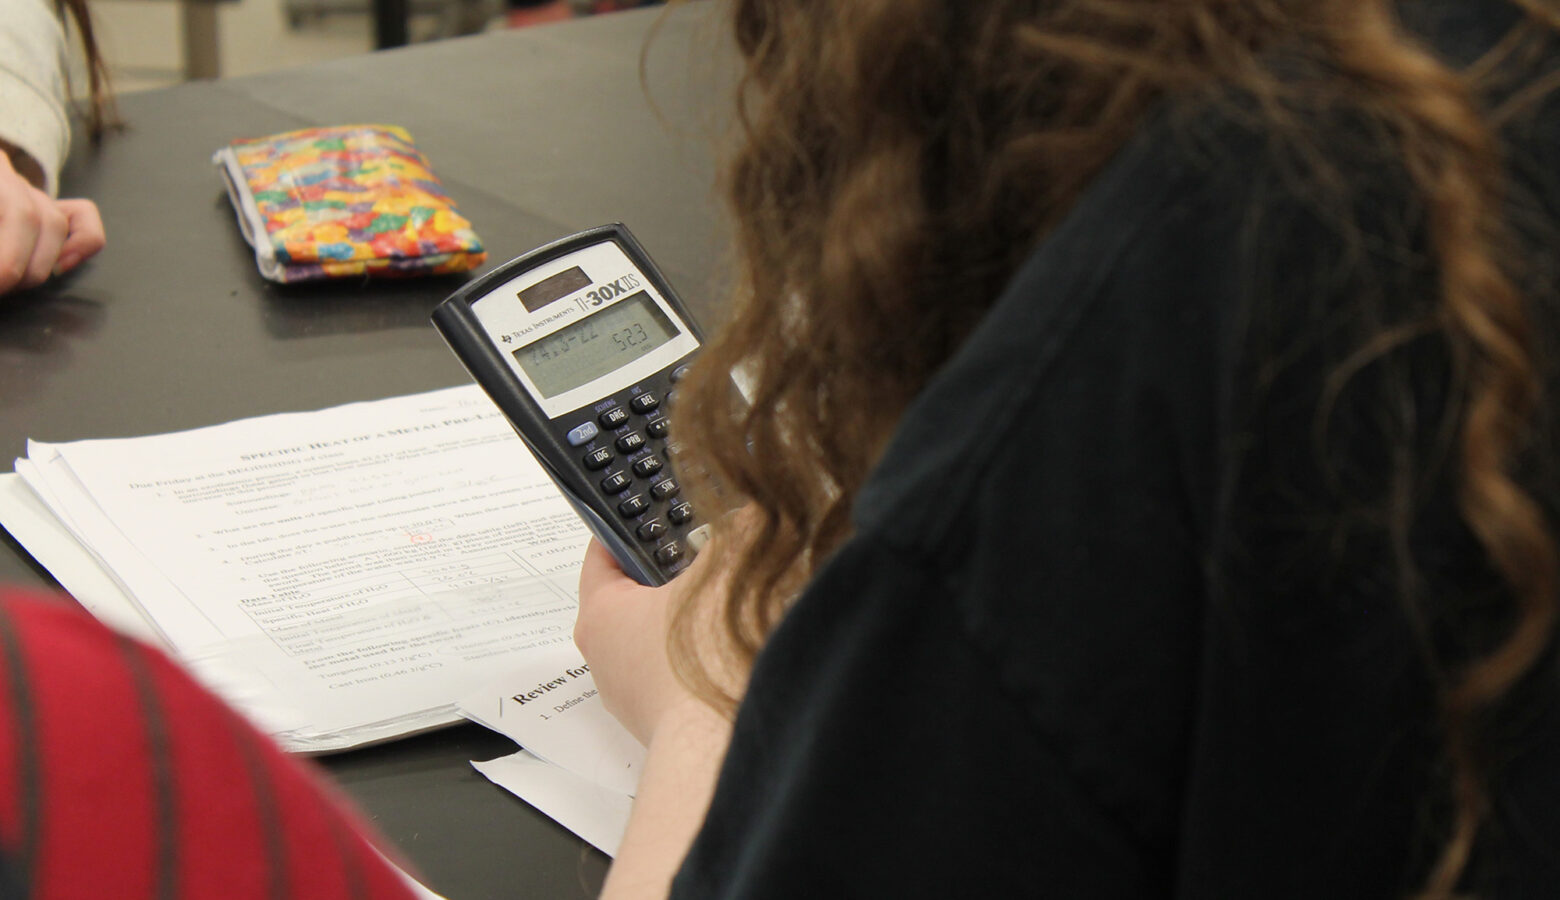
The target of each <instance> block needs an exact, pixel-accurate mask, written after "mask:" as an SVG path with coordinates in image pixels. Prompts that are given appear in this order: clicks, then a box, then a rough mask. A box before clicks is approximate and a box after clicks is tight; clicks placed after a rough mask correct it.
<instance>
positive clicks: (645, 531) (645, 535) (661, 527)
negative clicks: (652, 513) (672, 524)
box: [635, 519, 666, 544]
mask: <svg viewBox="0 0 1560 900" xmlns="http://www.w3.org/2000/svg"><path fill="white" fill-rule="evenodd" d="M635 534H638V535H639V539H640V540H641V541H644V542H645V543H647V544H649V543H654V542H656V541H658V540H660V539H661V538H662V537H663V536H665V534H666V523H665V522H662V521H661V520H660V519H651V520H650V521H648V522H646V523H645V524H643V525H641V526H639V528H638V530H637V531H635Z"/></svg>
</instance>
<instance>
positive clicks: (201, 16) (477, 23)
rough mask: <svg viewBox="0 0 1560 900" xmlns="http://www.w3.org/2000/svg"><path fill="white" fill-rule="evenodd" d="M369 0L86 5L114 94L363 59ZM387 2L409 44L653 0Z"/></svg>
mask: <svg viewBox="0 0 1560 900" xmlns="http://www.w3.org/2000/svg"><path fill="white" fill-rule="evenodd" d="M372 2H373V0H94V2H93V3H92V4H91V7H92V13H93V19H94V22H95V23H96V28H97V31H98V41H99V42H100V44H101V46H102V49H103V52H104V55H105V57H106V58H107V60H108V64H109V70H110V74H111V76H112V78H113V83H114V88H115V90H116V91H117V92H119V93H126V92H131V91H140V90H148V89H153V88H159V87H167V86H169V85H173V84H177V83H179V82H180V81H183V80H185V79H187V78H206V77H225V76H234V75H251V74H254V73H257V72H265V71H270V70H273V69H280V68H290V67H293V66H299V65H304V64H306V63H310V62H315V61H320V60H327V59H334V58H336V57H340V56H351V55H354V54H358V53H367V52H369V51H370V50H373V49H374V48H375V47H376V46H377V44H378V43H379V42H381V41H382V40H383V34H382V32H376V23H375V18H374V12H373V8H372V6H371V4H372ZM382 2H383V0H381V3H382ZM394 2H395V3H397V4H404V7H405V9H406V16H405V23H404V31H405V39H406V41H407V42H410V43H416V42H421V41H429V40H438V39H440V38H446V37H454V36H458V35H463V34H474V33H477V32H480V31H487V30H493V29H504V28H527V27H536V26H540V25H546V24H549V23H552V22H557V21H561V20H566V19H570V18H575V17H579V16H589V15H605V14H609V13H612V12H616V11H618V10H621V9H628V8H632V7H638V6H647V5H652V4H653V3H656V2H660V0H394ZM380 27H383V26H382V25H381V26H380ZM78 83H80V82H79V81H78Z"/></svg>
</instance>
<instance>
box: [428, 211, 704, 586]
mask: <svg viewBox="0 0 1560 900" xmlns="http://www.w3.org/2000/svg"><path fill="white" fill-rule="evenodd" d="M433 324H434V326H435V327H436V328H437V329H438V330H439V333H440V334H441V335H443V336H444V339H445V341H446V342H448V343H449V345H450V348H451V349H452V350H454V351H455V355H456V356H457V357H459V358H460V361H461V362H462V363H463V364H464V365H465V367H466V370H467V371H468V372H470V373H471V376H472V378H473V379H475V380H476V382H477V383H478V384H480V385H481V386H482V388H483V389H484V390H485V391H487V394H488V396H489V397H491V398H492V399H493V402H494V403H496V404H497V405H498V408H499V409H500V410H502V411H503V413H504V415H505V416H506V417H507V418H508V419H509V422H510V424H511V425H513V426H514V429H515V431H516V432H518V433H519V435H520V437H521V439H522V440H524V441H525V444H526V446H527V447H529V448H530V450H531V452H532V453H533V454H535V456H536V458H537V460H539V461H540V462H541V464H542V466H543V468H545V469H546V470H547V472H548V474H549V475H551V476H552V479H553V481H554V482H555V483H556V484H557V485H558V487H559V488H561V489H562V491H563V494H564V496H565V497H567V498H568V499H569V501H570V502H571V503H573V504H574V507H575V509H576V510H578V511H579V513H580V516H581V517H582V518H583V519H584V520H585V523H586V524H587V525H588V526H590V529H591V531H592V532H593V533H594V534H595V535H596V537H597V538H598V539H599V540H600V541H601V542H602V543H603V544H604V545H606V547H607V548H608V549H609V550H611V551H612V555H613V556H614V557H616V558H617V561H618V564H619V565H620V566H622V567H623V571H624V572H626V573H628V574H629V575H630V576H632V577H633V578H634V579H635V580H637V581H639V582H640V583H642V584H650V585H657V584H665V583H666V582H667V581H670V580H671V578H672V577H673V576H674V575H676V574H677V573H678V572H680V571H682V569H684V568H685V567H686V566H687V565H688V563H689V561H690V560H691V558H692V555H693V552H694V551H696V550H697V548H698V546H699V545H700V543H702V539H703V537H704V534H705V530H704V526H702V525H701V524H700V522H699V519H698V517H697V516H696V515H695V514H694V510H693V507H692V505H690V504H689V503H688V501H687V500H685V499H684V498H683V497H682V488H681V485H679V484H678V482H677V477H676V475H675V473H673V472H672V470H671V467H670V465H669V464H668V462H669V460H668V447H669V445H668V443H667V440H668V432H669V428H668V425H667V418H666V411H667V405H668V404H667V401H668V398H669V396H670V395H671V393H672V390H673V386H674V385H675V384H676V383H677V381H678V379H679V378H680V377H681V376H682V374H683V372H684V371H685V369H686V366H687V364H688V362H689V361H690V360H691V359H692V357H693V355H694V354H695V352H696V351H697V350H698V349H699V344H700V342H701V340H702V334H701V333H700V331H699V329H698V326H697V325H695V324H694V321H693V318H692V317H691V316H689V315H688V313H687V310H686V309H685V308H684V306H683V304H682V302H681V300H679V299H678V297H677V295H676V294H675V293H674V292H673V291H672V288H671V285H669V284H668V283H667V282H666V279H665V278H664V277H663V276H662V275H661V273H660V272H659V271H658V270H657V269H656V267H655V264H654V263H653V262H651V261H650V257H649V256H648V255H647V254H646V253H645V251H644V249H643V248H642V247H640V245H639V242H638V241H636V240H634V237H633V235H631V234H629V232H628V229H627V228H625V227H623V226H622V225H605V226H602V227H599V228H592V229H590V230H588V231H583V232H580V233H579V234H576V235H573V236H571V237H567V238H564V239H562V240H559V241H556V242H554V243H551V244H548V245H546V246H544V247H540V248H538V249H536V250H533V251H531V252H530V253H527V254H525V255H523V256H521V257H519V258H517V259H515V260H512V261H510V262H508V263H505V264H504V265H502V266H500V267H498V268H497V269H494V270H493V271H492V272H489V273H488V274H486V275H484V276H483V277H481V278H479V279H477V280H476V281H473V282H472V283H470V284H468V285H466V286H465V287H463V288H461V289H460V290H459V291H456V292H455V293H454V294H452V295H451V296H450V297H449V298H448V299H446V300H445V301H444V302H443V303H441V304H439V306H438V307H437V308H435V309H434V311H433Z"/></svg>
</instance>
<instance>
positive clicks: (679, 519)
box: [666, 500, 693, 525]
mask: <svg viewBox="0 0 1560 900" xmlns="http://www.w3.org/2000/svg"><path fill="white" fill-rule="evenodd" d="M666 517H667V518H668V519H671V520H672V524H673V525H681V524H682V523H684V522H686V521H688V520H689V519H691V518H693V504H692V503H689V502H687V501H686V500H685V501H683V502H682V503H679V504H677V505H676V506H674V507H672V508H671V509H669V510H667V511H666Z"/></svg>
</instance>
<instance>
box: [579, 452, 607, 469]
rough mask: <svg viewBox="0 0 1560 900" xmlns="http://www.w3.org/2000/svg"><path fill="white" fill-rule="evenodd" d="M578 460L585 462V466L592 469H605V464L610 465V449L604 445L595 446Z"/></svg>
mask: <svg viewBox="0 0 1560 900" xmlns="http://www.w3.org/2000/svg"><path fill="white" fill-rule="evenodd" d="M580 462H582V463H584V464H585V468H587V469H590V470H592V471H594V470H596V469H605V468H606V467H607V466H610V465H612V451H611V450H608V449H607V448H605V447H597V448H596V449H594V450H592V451H590V452H589V453H587V454H585V458H584V459H582V460H580Z"/></svg>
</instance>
